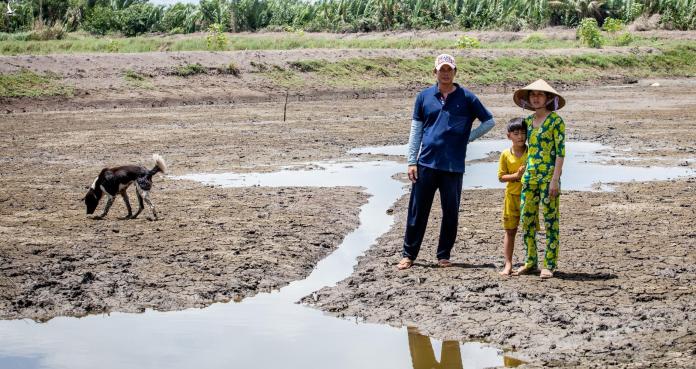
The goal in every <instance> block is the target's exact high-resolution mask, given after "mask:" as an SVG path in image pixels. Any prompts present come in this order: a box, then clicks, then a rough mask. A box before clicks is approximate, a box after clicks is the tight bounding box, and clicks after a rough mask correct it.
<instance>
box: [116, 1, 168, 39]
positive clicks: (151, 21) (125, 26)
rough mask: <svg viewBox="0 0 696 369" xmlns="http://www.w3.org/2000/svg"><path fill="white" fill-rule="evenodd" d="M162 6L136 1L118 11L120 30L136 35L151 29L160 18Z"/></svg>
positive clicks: (126, 33)
mask: <svg viewBox="0 0 696 369" xmlns="http://www.w3.org/2000/svg"><path fill="white" fill-rule="evenodd" d="M162 14H163V8H162V7H158V6H154V5H152V4H149V3H136V4H133V5H131V6H129V7H127V8H125V9H122V10H120V11H119V12H118V15H119V26H120V30H121V32H123V34H124V35H126V36H136V35H139V34H141V33H146V32H150V31H153V30H155V29H156V28H157V25H158V24H159V22H160V20H161V19H162Z"/></svg>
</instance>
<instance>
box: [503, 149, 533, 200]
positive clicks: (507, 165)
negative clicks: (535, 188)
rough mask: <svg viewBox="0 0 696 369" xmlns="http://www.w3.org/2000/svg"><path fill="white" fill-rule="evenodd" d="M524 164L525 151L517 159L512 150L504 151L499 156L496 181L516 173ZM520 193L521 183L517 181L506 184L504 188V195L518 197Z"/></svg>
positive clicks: (525, 159)
mask: <svg viewBox="0 0 696 369" xmlns="http://www.w3.org/2000/svg"><path fill="white" fill-rule="evenodd" d="M526 162H527V151H525V152H524V154H523V155H522V156H521V157H519V158H518V157H517V156H515V154H514V153H513V152H512V149H505V150H504V151H503V152H502V153H501V154H500V161H499V162H498V179H500V178H501V177H502V176H504V175H506V174H514V173H517V170H518V169H520V167H521V166H522V165H524V164H525V163H526ZM520 193H522V183H521V182H519V181H517V182H508V183H507V187H505V194H506V195H508V194H509V195H519V194H520Z"/></svg>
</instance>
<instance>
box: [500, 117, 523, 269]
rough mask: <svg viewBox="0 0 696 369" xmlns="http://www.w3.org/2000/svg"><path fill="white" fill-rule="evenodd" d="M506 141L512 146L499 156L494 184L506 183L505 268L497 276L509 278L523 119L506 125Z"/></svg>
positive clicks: (519, 188)
mask: <svg viewBox="0 0 696 369" xmlns="http://www.w3.org/2000/svg"><path fill="white" fill-rule="evenodd" d="M507 137H508V139H509V140H510V141H512V146H511V147H510V148H509V149H506V150H504V151H503V152H502V153H501V154H500V161H499V162H498V180H499V181H500V182H507V186H506V187H505V200H504V202H503V229H504V230H505V238H504V239H503V255H504V256H505V267H503V270H502V271H501V272H500V274H501V275H504V276H509V275H510V274H512V251H513V249H514V245H515V235H516V234H517V226H518V225H519V223H520V193H521V192H522V183H520V179H522V175H523V174H524V169H525V164H526V163H527V144H526V140H527V127H526V126H525V124H524V119H522V118H514V119H511V120H510V122H508V125H507Z"/></svg>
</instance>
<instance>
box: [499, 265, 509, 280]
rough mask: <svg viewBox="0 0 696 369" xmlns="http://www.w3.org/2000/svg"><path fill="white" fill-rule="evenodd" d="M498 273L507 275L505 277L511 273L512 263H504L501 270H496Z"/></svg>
mask: <svg viewBox="0 0 696 369" xmlns="http://www.w3.org/2000/svg"><path fill="white" fill-rule="evenodd" d="M498 274H500V275H503V276H507V277H509V276H510V275H512V264H511V263H505V267H503V270H502V271H500V272H498Z"/></svg>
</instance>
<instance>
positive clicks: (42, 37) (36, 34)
mask: <svg viewBox="0 0 696 369" xmlns="http://www.w3.org/2000/svg"><path fill="white" fill-rule="evenodd" d="M63 38H65V30H64V29H63V25H61V24H59V23H56V24H54V25H53V26H51V27H47V26H46V25H44V24H43V23H42V22H40V21H37V22H35V23H34V29H33V30H32V31H31V32H30V33H29V35H28V36H27V40H30V41H48V40H62V39H63Z"/></svg>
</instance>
